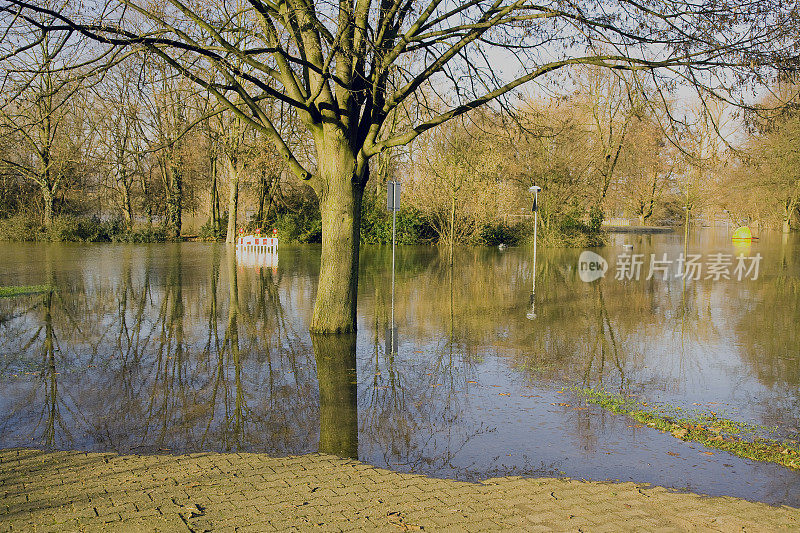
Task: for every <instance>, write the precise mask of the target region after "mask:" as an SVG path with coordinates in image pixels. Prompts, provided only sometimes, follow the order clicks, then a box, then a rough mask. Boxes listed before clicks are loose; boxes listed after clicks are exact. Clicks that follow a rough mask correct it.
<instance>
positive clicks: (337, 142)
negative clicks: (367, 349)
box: [311, 135, 367, 333]
mask: <svg viewBox="0 0 800 533" xmlns="http://www.w3.org/2000/svg"><path fill="white" fill-rule="evenodd" d="M331 137H333V138H332V139H331ZM317 146H318V147H319V149H318V152H319V153H318V160H319V162H320V163H319V173H320V180H319V183H318V184H317V186H316V189H317V195H318V196H319V203H320V212H321V214H322V258H321V268H320V275H319V285H318V286H317V298H316V302H315V304H314V313H313V317H312V320H311V331H312V332H313V333H348V332H352V331H355V329H356V302H357V295H358V254H359V246H360V225H361V199H362V197H363V194H364V183H365V182H366V179H363V177H362V176H359V173H358V172H357V165H356V157H355V155H354V154H353V151H352V149H351V148H350V147H349V146H348V144H347V141H346V140H345V139H344V138H343V137H342V136H336V135H326V136H325V139H324V140H322V139H321V140H320V141H318V143H317ZM362 172H363V173H364V174H366V172H367V170H366V165H365V167H364V170H362Z"/></svg>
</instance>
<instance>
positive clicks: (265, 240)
mask: <svg viewBox="0 0 800 533" xmlns="http://www.w3.org/2000/svg"><path fill="white" fill-rule="evenodd" d="M236 251H237V252H238V251H242V252H265V253H271V254H276V253H278V238H277V237H259V236H256V235H245V236H243V237H239V238H238V239H237V240H236Z"/></svg>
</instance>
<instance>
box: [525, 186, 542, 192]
mask: <svg viewBox="0 0 800 533" xmlns="http://www.w3.org/2000/svg"><path fill="white" fill-rule="evenodd" d="M528 190H529V191H531V192H532V193H537V192H539V191H541V190H542V188H541V187H539V186H538V185H533V186H531V187H528Z"/></svg>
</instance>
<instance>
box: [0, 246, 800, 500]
mask: <svg viewBox="0 0 800 533" xmlns="http://www.w3.org/2000/svg"><path fill="white" fill-rule="evenodd" d="M623 244H632V245H633V250H632V251H631V252H630V253H632V254H643V258H644V259H643V261H644V264H643V266H642V267H641V268H642V271H641V277H640V279H638V280H637V279H636V278H635V276H630V277H632V279H621V280H619V279H615V274H616V272H617V269H618V265H619V264H620V263H622V262H624V260H623V259H620V254H623V253H625V251H626V249H625V248H623ZM3 248H4V251H3V254H2V256H1V257H0V285H40V284H44V285H49V286H52V287H54V289H55V290H54V291H52V292H47V293H42V294H36V295H28V296H21V297H13V298H2V299H0V447H19V446H35V447H44V448H58V449H80V450H91V451H117V452H123V453H181V452H192V451H203V450H213V451H237V450H241V451H261V452H268V453H271V454H301V453H307V452H315V451H318V450H322V451H325V452H329V453H337V454H339V455H343V456H349V457H358V459H360V460H362V461H365V462H368V463H371V464H374V465H377V466H381V467H388V468H391V469H394V470H399V471H404V472H418V473H424V474H429V475H433V476H441V477H452V478H457V479H464V480H478V479H485V478H489V477H493V476H499V475H524V476H540V475H548V476H550V475H556V476H567V477H572V478H578V479H580V478H585V479H595V480H621V481H629V480H630V481H636V482H649V483H652V484H656V485H663V486H667V487H673V488H676V489H690V490H693V491H697V492H701V493H705V494H711V495H732V496H739V497H745V498H748V499H751V500H759V501H764V502H768V503H779V504H780V503H785V504H790V505H795V506H797V505H800V472H796V471H791V470H789V469H787V468H784V467H780V466H776V465H771V464H766V463H760V462H757V461H750V460H744V459H739V458H737V457H735V456H731V455H729V454H727V453H725V452H722V451H719V450H711V451H712V452H713V454H712V455H709V454H707V453H704V452H708V451H709V450H707V449H705V448H704V447H703V446H702V445H700V444H695V443H687V442H683V441H680V440H678V439H676V438H674V437H672V436H671V435H669V434H664V433H661V432H658V431H656V430H653V429H650V428H647V427H641V426H640V425H639V424H636V423H635V422H633V421H632V420H631V419H629V418H626V417H623V416H620V415H614V414H611V413H608V412H605V411H603V410H602V409H600V408H598V407H596V406H593V405H588V406H587V405H585V404H583V403H582V402H581V401H580V399H579V398H577V397H576V395H575V393H574V392H573V391H572V387H604V388H605V389H606V390H609V391H617V392H624V393H631V394H635V395H636V396H637V397H638V398H640V399H642V400H644V401H648V402H656V403H664V404H670V405H672V406H678V407H682V408H683V409H685V410H686V411H692V410H694V411H698V412H706V413H707V412H711V411H713V412H715V413H717V414H718V415H720V416H726V417H728V418H732V419H735V420H738V421H742V422H748V423H754V424H760V425H765V426H770V427H774V428H775V430H776V433H777V434H778V435H780V436H784V437H789V438H793V437H795V436H796V433H797V432H798V428H799V427H800V426H799V424H800V394H799V392H800V390H799V389H798V384H799V383H800V328H798V322H799V321H800V240H798V238H797V237H792V238H788V239H785V238H783V237H782V236H781V235H775V236H769V235H765V236H764V237H763V238H762V240H761V241H759V242H758V243H754V244H753V245H752V246H750V247H748V248H735V247H734V246H733V245H732V244H731V243H730V241H729V240H728V238H727V236H726V235H725V234H724V233H723V232H719V233H715V232H714V231H712V230H701V231H699V232H695V233H694V234H693V235H692V236H691V238H690V241H689V243H688V245H687V247H686V251H688V252H689V253H691V254H702V260H703V261H704V263H705V264H704V267H705V269H706V270H704V271H703V272H702V276H701V277H700V279H697V280H694V279H688V280H685V279H683V278H682V277H680V276H676V275H675V272H676V271H677V270H675V271H669V272H668V279H666V280H665V279H663V276H662V275H661V271H657V275H655V276H653V277H652V278H651V279H649V280H648V279H645V278H646V277H648V271H649V269H650V256H651V254H655V257H656V258H657V259H659V260H662V259H666V260H669V261H674V263H673V264H672V267H675V268H676V269H677V260H678V258H679V256H680V254H681V253H683V252H684V251H685V250H684V242H683V236H682V235H678V234H669V235H653V236H635V235H615V236H613V237H612V243H611V244H610V245H609V246H607V247H604V248H601V249H597V250H595V252H597V253H598V254H599V255H600V256H602V257H603V258H604V259H605V260H607V261H608V264H609V270H608V272H606V275H605V277H604V278H601V279H599V280H597V281H594V282H592V283H587V282H584V281H581V279H580V278H579V275H578V256H579V254H580V252H581V250H547V249H544V250H543V249H541V248H540V249H539V250H538V257H537V265H536V269H537V282H536V295H535V298H534V300H533V303H532V302H531V287H532V270H533V264H532V263H533V262H532V254H531V250H530V249H529V248H514V249H508V250H505V251H500V250H497V249H488V248H481V249H478V248H470V249H461V250H457V251H456V254H455V258H454V264H453V266H452V267H451V266H450V265H449V261H448V258H447V255H446V253H442V252H440V251H439V250H438V249H436V248H433V247H400V248H398V250H397V267H396V285H395V290H394V306H393V307H392V287H391V249H390V248H388V247H365V248H364V249H363V250H362V260H361V277H360V286H359V309H358V326H359V329H358V334H357V335H355V336H342V337H314V338H312V336H311V335H310V334H309V333H308V325H309V321H310V317H311V309H312V305H313V300H314V294H315V290H316V289H315V287H316V279H317V276H318V272H319V248H318V247H314V246H289V245H287V246H281V248H280V254H279V259H278V261H277V264H275V263H272V264H270V263H263V262H262V263H261V264H260V265H259V263H258V262H257V261H254V260H253V258H249V259H247V258H240V260H239V261H238V262H237V259H236V257H235V254H234V253H232V251H231V250H229V249H228V248H226V247H225V246H224V245H212V244H202V243H184V244H166V245H149V246H147V245H141V246H133V245H60V244H59V245H55V244H54V245H22V244H3ZM715 253H723V254H731V255H733V256H734V258H735V257H736V256H737V255H738V254H743V255H744V256H746V257H755V256H756V254H760V255H761V257H762V259H761V260H760V263H759V272H758V273H757V276H756V275H755V273H754V272H753V271H752V270H751V271H750V272H749V273H748V276H744V277H743V279H741V280H739V279H737V272H735V268H734V267H735V266H736V260H735V259H734V260H733V264H732V265H731V266H730V269H729V270H730V272H729V274H730V276H729V277H730V278H731V279H725V277H724V276H720V279H714V276H712V277H711V278H710V279H706V276H707V272H711V271H710V270H709V268H710V267H709V264H710V263H711V262H713V254H715ZM664 254H666V255H664ZM717 262H718V263H719V261H717ZM738 274H742V272H738ZM623 277H627V276H623ZM753 277H756V278H757V279H752V278H753ZM392 317H394V324H395V329H394V332H395V333H394V335H392V331H393V330H392V328H391V323H392ZM387 337H388V338H387ZM392 337H394V340H395V342H394V346H395V348H394V349H392V341H391V340H392Z"/></svg>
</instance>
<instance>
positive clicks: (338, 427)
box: [311, 334, 358, 459]
mask: <svg viewBox="0 0 800 533" xmlns="http://www.w3.org/2000/svg"><path fill="white" fill-rule="evenodd" d="M311 343H312V344H313V346H314V356H315V360H316V362H317V381H318V382H319V451H320V452H322V453H330V454H333V455H338V456H340V457H349V458H352V459H358V378H357V375H356V336H355V335H354V334H350V335H312V336H311Z"/></svg>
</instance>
